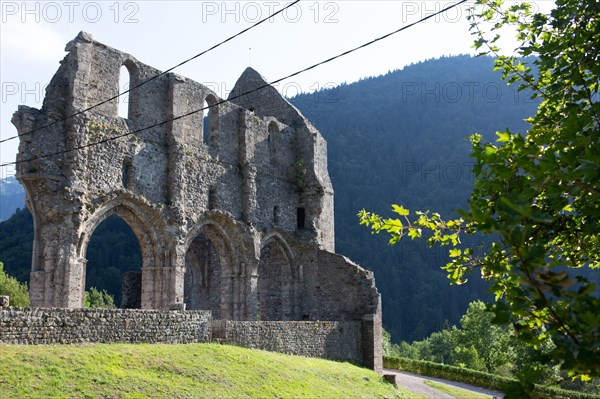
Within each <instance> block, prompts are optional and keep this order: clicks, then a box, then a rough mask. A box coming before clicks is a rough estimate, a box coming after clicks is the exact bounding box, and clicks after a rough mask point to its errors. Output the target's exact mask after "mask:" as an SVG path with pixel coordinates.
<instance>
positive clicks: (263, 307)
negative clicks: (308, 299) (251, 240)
mask: <svg viewBox="0 0 600 399" xmlns="http://www.w3.org/2000/svg"><path fill="white" fill-rule="evenodd" d="M295 280H296V279H295V278H294V274H293V268H292V260H291V256H290V253H289V251H288V249H287V246H286V245H285V244H284V243H283V242H282V241H281V240H280V239H279V238H277V237H272V238H270V239H269V240H267V242H266V244H265V245H263V247H262V249H261V252H260V259H259V263H258V284H257V295H256V308H257V309H256V314H257V318H258V319H259V320H295V319H296V318H297V317H296V316H297V315H296V313H297V312H296V308H295V306H294V304H295V302H296V301H295V300H294V298H295V291H296V287H295Z"/></svg>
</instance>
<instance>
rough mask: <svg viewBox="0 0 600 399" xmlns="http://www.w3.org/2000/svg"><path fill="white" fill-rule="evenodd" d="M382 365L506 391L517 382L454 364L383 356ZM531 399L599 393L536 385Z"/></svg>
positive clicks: (586, 397)
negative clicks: (448, 364)
mask: <svg viewBox="0 0 600 399" xmlns="http://www.w3.org/2000/svg"><path fill="white" fill-rule="evenodd" d="M383 366H384V367H385V368H388V369H395V370H404V371H410V372H412V373H417V374H422V375H426V376H429V377H436V378H443V379H446V380H451V381H458V382H464V383H467V384H471V385H475V386H478V387H482V388H489V389H494V390H499V391H503V392H506V391H508V390H511V388H513V387H515V386H516V385H517V384H518V380H516V379H514V378H508V377H502V376H499V375H494V374H488V373H484V372H482V371H476V370H469V369H465V368H460V367H456V366H447V365H444V364H438V363H433V362H427V361H423V360H413V359H405V358H401V357H391V356H384V358H383ZM533 399H600V395H595V394H589V393H581V392H575V391H567V390H565V389H560V388H553V387H546V386H541V385H536V387H535V389H534V391H533Z"/></svg>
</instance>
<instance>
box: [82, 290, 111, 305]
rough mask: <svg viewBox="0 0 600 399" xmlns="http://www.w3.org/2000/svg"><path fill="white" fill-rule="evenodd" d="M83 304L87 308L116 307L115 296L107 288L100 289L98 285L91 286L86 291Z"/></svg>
mask: <svg viewBox="0 0 600 399" xmlns="http://www.w3.org/2000/svg"><path fill="white" fill-rule="evenodd" d="M83 306H84V307H86V308H109V309H113V308H116V306H115V298H113V296H112V295H110V294H109V293H108V292H106V290H102V291H100V290H98V289H97V288H96V287H91V288H90V290H89V291H86V292H85V295H84V297H83Z"/></svg>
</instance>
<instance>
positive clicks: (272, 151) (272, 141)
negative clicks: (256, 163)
mask: <svg viewBox="0 0 600 399" xmlns="http://www.w3.org/2000/svg"><path fill="white" fill-rule="evenodd" d="M267 130H268V132H269V136H268V139H267V143H268V145H269V159H270V161H271V163H272V164H276V163H277V143H278V141H279V140H278V136H277V134H278V133H279V126H277V123H275V122H273V121H272V122H271V123H269V127H268V128H267Z"/></svg>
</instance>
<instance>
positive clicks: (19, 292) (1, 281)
mask: <svg viewBox="0 0 600 399" xmlns="http://www.w3.org/2000/svg"><path fill="white" fill-rule="evenodd" d="M0 295H8V296H9V297H10V298H9V301H10V305H11V306H17V307H27V306H29V289H28V288H27V284H26V283H20V282H19V281H18V280H17V279H16V278H14V277H12V276H9V275H8V274H6V272H5V271H4V264H3V263H2V262H0Z"/></svg>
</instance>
